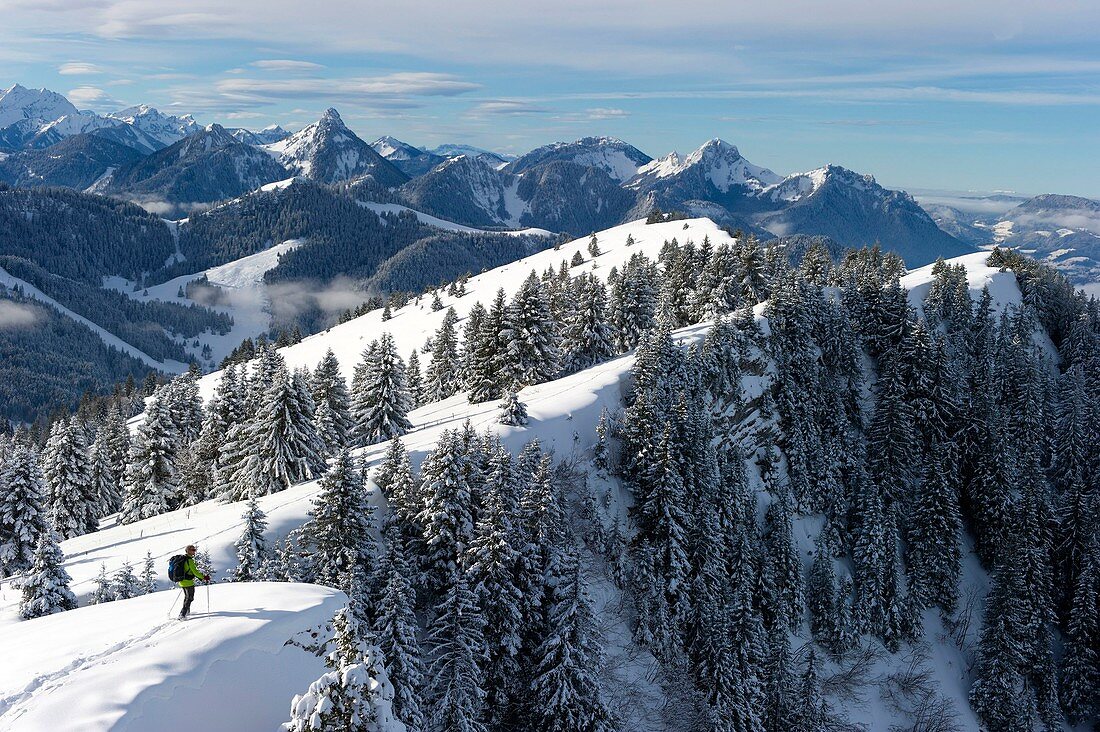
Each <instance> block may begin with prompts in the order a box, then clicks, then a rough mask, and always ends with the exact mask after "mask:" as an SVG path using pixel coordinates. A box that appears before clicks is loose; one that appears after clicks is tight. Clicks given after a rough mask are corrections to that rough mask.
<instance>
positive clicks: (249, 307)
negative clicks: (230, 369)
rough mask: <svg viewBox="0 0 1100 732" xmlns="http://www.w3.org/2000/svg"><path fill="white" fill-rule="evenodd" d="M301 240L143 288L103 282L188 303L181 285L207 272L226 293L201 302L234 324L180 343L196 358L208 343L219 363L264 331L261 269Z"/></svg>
mask: <svg viewBox="0 0 1100 732" xmlns="http://www.w3.org/2000/svg"><path fill="white" fill-rule="evenodd" d="M271 185H277V184H271ZM301 243H302V240H301V239H288V240H286V241H284V242H280V243H279V244H276V245H274V246H272V247H270V248H268V249H265V250H264V251H262V252H257V253H256V254H250V255H248V256H247V257H241V258H240V259H235V260H233V261H232V262H227V263H225V264H221V265H218V266H217V267H211V268H210V269H207V270H203V271H201V272H194V273H192V274H188V275H180V276H179V277H174V278H172V279H170V280H168V281H167V282H162V283H161V284H159V285H153V286H151V287H147V288H145V289H138V290H135V289H134V283H132V282H130V281H128V280H125V279H123V278H121V277H107V278H104V286H105V287H110V288H112V289H116V290H118V291H120V292H122V293H124V294H126V295H127V296H129V297H130V298H132V299H134V300H143V301H145V300H159V301H162V302H174V303H177V304H181V305H187V304H189V303H191V302H193V301H192V300H190V299H189V298H187V297H182V298H181V297H179V291H180V288H181V287H182V288H184V289H186V287H187V283H189V282H193V281H195V280H197V279H199V278H200V277H202V276H203V275H206V277H207V279H208V280H210V283H211V284H213V285H217V286H218V287H221V288H222V289H223V290H224V295H225V297H224V302H219V303H218V304H216V305H213V304H206V303H203V304H206V305H207V307H209V308H211V309H213V310H216V311H218V312H221V313H226V314H227V315H230V316H231V317H232V318H233V327H232V328H231V329H230V331H229V332H228V333H226V334H224V335H222V334H220V333H211V332H209V331H208V332H205V333H203V334H201V335H199V336H198V337H197V338H192V339H190V340H188V341H186V342H185V343H183V345H184V347H185V348H186V349H187V350H188V351H189V352H191V353H193V355H194V356H195V358H196V359H197V358H199V354H200V352H201V350H202V346H204V345H208V346H210V350H211V352H212V353H213V356H212V358H211V361H213V362H214V363H218V362H220V361H221V360H222V359H223V358H225V357H226V356H227V355H229V353H230V352H231V351H232V350H233V349H234V348H236V347H237V345H239V344H240V342H241V341H242V340H244V339H245V338H255V337H256V336H258V335H260V334H261V333H266V332H267V330H268V328H269V327H270V325H271V316H270V315H269V314H268V312H267V307H268V305H269V303H270V301H271V295H270V292H269V291H268V287H267V285H266V284H265V283H264V273H266V272H267V271H268V270H269V269H271V268H273V267H274V266H275V265H277V264H278V263H279V257H280V256H281V255H283V254H285V253H286V252H289V251H290V250H291V249H294V248H295V247H297V246H298V245H300V244H301ZM195 340H198V342H199V346H198V347H195V346H194V342H195Z"/></svg>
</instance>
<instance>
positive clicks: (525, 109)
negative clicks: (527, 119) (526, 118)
mask: <svg viewBox="0 0 1100 732" xmlns="http://www.w3.org/2000/svg"><path fill="white" fill-rule="evenodd" d="M549 112H550V110H549V109H547V108H546V107H543V106H540V105H538V104H534V103H532V102H528V101H523V100H520V99H490V100H487V101H484V102H480V103H478V104H476V105H475V106H474V107H472V108H471V109H470V111H469V112H467V114H468V115H469V116H471V117H489V116H503V117H516V116H523V115H529V114H547V113H549Z"/></svg>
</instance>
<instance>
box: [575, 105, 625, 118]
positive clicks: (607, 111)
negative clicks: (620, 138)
mask: <svg viewBox="0 0 1100 732" xmlns="http://www.w3.org/2000/svg"><path fill="white" fill-rule="evenodd" d="M585 112H586V113H587V114H588V119H591V120H600V119H616V118H619V117H629V116H630V112H627V111H626V110H625V109H615V108H612V107H593V108H591V109H586V110H585Z"/></svg>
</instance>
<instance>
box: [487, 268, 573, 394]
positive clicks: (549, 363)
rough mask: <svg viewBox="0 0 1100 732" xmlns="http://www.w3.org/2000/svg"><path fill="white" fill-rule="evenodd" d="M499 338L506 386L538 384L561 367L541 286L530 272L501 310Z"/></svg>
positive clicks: (555, 330) (554, 328)
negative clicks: (502, 344) (501, 319)
mask: <svg viewBox="0 0 1100 732" xmlns="http://www.w3.org/2000/svg"><path fill="white" fill-rule="evenodd" d="M501 337H502V339H503V341H504V349H505V350H504V353H503V354H502V358H503V364H502V365H503V369H504V373H505V379H506V386H510V387H511V388H513V389H519V388H522V387H524V386H529V385H531V384H541V383H542V382H544V381H549V380H550V379H552V378H554V377H555V376H557V374H558V372H559V371H560V370H561V353H560V348H559V343H558V341H559V334H558V327H557V323H556V322H555V321H554V318H553V317H552V315H551V313H550V305H549V302H548V300H547V298H546V295H545V293H544V292H543V291H542V285H541V283H540V282H539V279H538V277H537V276H535V273H534V272H532V273H531V274H530V275H528V277H527V279H526V280H524V282H523V285H522V286H521V287H520V289H519V291H518V292H516V294H515V296H514V297H513V298H512V301H511V303H509V305H508V309H507V310H506V311H505V316H504V323H503V329H502V331H501Z"/></svg>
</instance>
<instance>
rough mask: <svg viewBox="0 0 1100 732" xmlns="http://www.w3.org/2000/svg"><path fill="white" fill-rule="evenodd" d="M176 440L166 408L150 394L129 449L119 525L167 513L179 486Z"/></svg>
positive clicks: (173, 427)
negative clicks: (124, 493)
mask: <svg viewBox="0 0 1100 732" xmlns="http://www.w3.org/2000/svg"><path fill="white" fill-rule="evenodd" d="M178 439H179V438H178V435H177V434H176V431H175V426H174V425H173V424H172V420H171V418H170V416H169V414H168V412H167V410H166V408H165V407H164V405H163V404H162V402H161V400H160V398H159V397H158V396H156V395H153V397H151V398H150V399H149V401H148V402H147V403H146V406H145V418H144V419H143V420H142V423H141V424H140V425H139V426H138V428H137V433H136V434H135V435H134V440H133V445H132V446H131V448H130V460H129V463H128V465H127V467H126V480H125V484H124V486H125V488H126V497H125V498H124V499H123V501H122V509H121V511H120V513H119V517H118V520H119V523H123V524H130V523H133V522H135V521H140V520H141V519H143V518H149V517H151V516H159V515H160V514H162V513H164V512H165V511H168V510H170V508H171V501H172V499H173V497H174V496H175V495H176V491H177V487H178V482H177V475H176V465H175V460H176V455H177V453H178V451H179V445H178Z"/></svg>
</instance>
